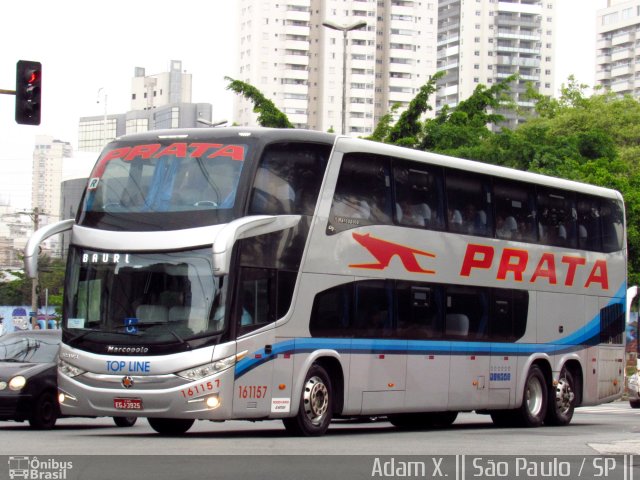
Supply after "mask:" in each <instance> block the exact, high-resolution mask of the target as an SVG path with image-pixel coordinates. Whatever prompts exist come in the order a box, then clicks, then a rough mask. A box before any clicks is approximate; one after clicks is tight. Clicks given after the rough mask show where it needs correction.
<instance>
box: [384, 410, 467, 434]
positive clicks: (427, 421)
mask: <svg viewBox="0 0 640 480" xmlns="http://www.w3.org/2000/svg"><path fill="white" fill-rule="evenodd" d="M456 418H458V412H427V413H399V414H396V415H390V416H389V422H390V423H391V425H393V426H394V427H397V428H400V429H402V430H421V429H426V428H438V427H448V426H450V425H451V424H453V422H455V421H456Z"/></svg>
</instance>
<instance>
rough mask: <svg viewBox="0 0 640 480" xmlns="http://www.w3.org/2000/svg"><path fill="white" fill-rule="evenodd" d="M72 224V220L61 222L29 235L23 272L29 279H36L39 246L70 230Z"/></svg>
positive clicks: (25, 248)
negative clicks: (50, 238) (48, 239)
mask: <svg viewBox="0 0 640 480" xmlns="http://www.w3.org/2000/svg"><path fill="white" fill-rule="evenodd" d="M74 222H75V220H74V219H69V220H62V221H61V222H57V223H53V224H51V225H47V226H45V227H42V228H39V229H38V230H36V231H35V232H34V233H33V235H31V237H30V238H29V241H28V242H27V246H26V247H24V270H25V272H27V275H28V276H29V278H36V277H37V276H38V252H39V251H40V244H41V243H42V242H44V241H45V240H46V239H47V238H49V237H52V236H53V235H57V234H59V233H62V232H66V231H67V230H71V227H73V223H74Z"/></svg>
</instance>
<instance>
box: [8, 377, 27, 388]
mask: <svg viewBox="0 0 640 480" xmlns="http://www.w3.org/2000/svg"><path fill="white" fill-rule="evenodd" d="M26 384H27V379H26V378H24V377H23V376H22V375H18V376H17V377H13V378H12V379H11V380H9V388H10V389H11V390H14V391H18V390H22V389H23V388H24V386H25V385H26Z"/></svg>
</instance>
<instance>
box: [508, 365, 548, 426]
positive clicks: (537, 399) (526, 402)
mask: <svg viewBox="0 0 640 480" xmlns="http://www.w3.org/2000/svg"><path fill="white" fill-rule="evenodd" d="M547 399H548V393H547V381H546V379H545V377H544V373H542V370H540V367H538V366H537V365H532V366H531V368H530V369H529V372H528V373H527V379H526V381H525V383H524V392H523V396H522V405H521V406H520V408H518V409H516V410H515V420H516V424H517V425H519V426H521V427H539V426H540V425H542V423H543V422H544V419H545V416H546V414H547Z"/></svg>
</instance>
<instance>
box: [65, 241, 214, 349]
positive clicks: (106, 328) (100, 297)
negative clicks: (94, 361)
mask: <svg viewBox="0 0 640 480" xmlns="http://www.w3.org/2000/svg"><path fill="white" fill-rule="evenodd" d="M211 269H212V265H211V249H210V248H203V249H198V250H190V251H181V252H168V253H105V252H96V251H91V250H87V249H82V248H78V247H72V248H71V251H70V254H69V262H68V267H67V277H68V281H67V287H66V289H65V312H64V316H63V317H64V319H63V321H64V325H65V327H66V328H68V329H70V330H71V331H76V332H77V333H78V335H84V333H83V332H89V333H93V332H102V333H105V334H107V335H102V338H103V339H104V340H106V341H116V340H117V342H118V343H120V344H131V343H136V344H140V343H163V342H168V343H171V342H175V341H178V342H180V341H183V340H184V341H186V340H189V339H191V338H195V337H202V336H211V335H216V334H220V333H221V332H222V331H223V330H224V328H225V321H224V309H225V305H224V296H225V295H224V290H222V289H221V280H220V278H217V277H214V276H213V275H211ZM109 334H111V335H109ZM95 338H96V337H95V336H92V337H91V340H95Z"/></svg>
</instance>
